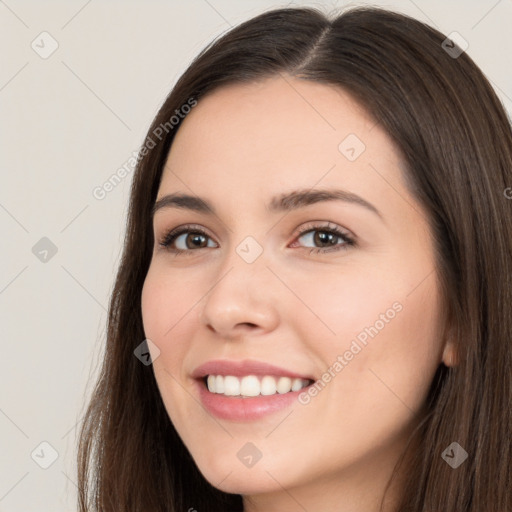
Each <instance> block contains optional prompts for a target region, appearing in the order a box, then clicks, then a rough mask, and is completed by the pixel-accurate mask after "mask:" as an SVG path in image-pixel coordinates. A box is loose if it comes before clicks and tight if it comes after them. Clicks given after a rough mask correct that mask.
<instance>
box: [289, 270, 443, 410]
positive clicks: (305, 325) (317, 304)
mask: <svg viewBox="0 0 512 512" xmlns="http://www.w3.org/2000/svg"><path fill="white" fill-rule="evenodd" d="M404 274H405V272H404V271H402V277H401V278H400V279H398V278H396V276H398V275H400V273H399V272H398V271H397V272H396V273H394V274H391V273H387V276H386V275H384V276H383V275H378V274H377V273H373V274H372V273H371V272H368V271H366V272H347V273H346V274H344V275H343V276H341V277H336V278H334V279H333V278H332V272H331V275H330V276H328V275H326V276H323V277H322V276H318V277H316V278H315V279H314V284H311V283H312V281H311V279H308V280H306V279H305V280H303V281H302V280H301V281H297V282H296V288H294V291H296V292H297V295H298V296H299V297H302V298H303V300H304V302H305V303H306V304H307V305H308V308H309V312H308V311H305V312H304V315H299V316H297V318H302V319H303V320H301V322H302V329H303V332H304V333H307V335H306V339H308V340H309V347H308V349H309V350H310V352H313V353H314V354H315V355H317V356H319V359H320V360H322V361H323V363H324V364H325V368H326V370H327V369H328V368H331V375H332V374H333V373H334V374H336V375H343V378H339V379H331V381H332V380H335V381H336V384H334V385H333V386H332V388H331V389H332V392H334V393H335V394H336V395H337V396H338V399H339V400H340V403H344V404H346V405H347V406H351V407H357V403H358V402H361V401H362V402H364V403H366V404H367V405H368V406H375V407H377V408H381V407H384V406H389V405H392V404H393V402H396V404H397V405H398V407H399V408H400V407H403V405H404V404H406V405H407V406H409V407H410V408H411V409H413V410H415V409H416V408H417V407H419V405H420V404H421V402H422V401H423V399H424V398H425V395H426V393H427V391H428V388H429V386H430V383H431V381H432V378H433V376H434V373H435V370H436V368H437V367H438V365H439V364H440V361H441V350H442V343H441V342H442V338H441V331H440V322H439V315H440V300H439V296H438V294H437V290H438V287H437V284H436V282H435V277H434V275H432V276H431V277H429V278H428V279H427V280H425V281H424V282H423V283H422V285H421V286H420V287H417V282H418V280H419V279H418V277H417V275H416V273H413V272H411V273H410V275H404ZM393 276H395V277H393ZM411 290H413V291H411ZM340 356H341V361H340ZM324 375H325V378H326V380H327V379H329V375H326V374H324ZM329 387H331V386H329ZM400 402H402V404H401V403H400ZM404 410H406V409H404Z"/></svg>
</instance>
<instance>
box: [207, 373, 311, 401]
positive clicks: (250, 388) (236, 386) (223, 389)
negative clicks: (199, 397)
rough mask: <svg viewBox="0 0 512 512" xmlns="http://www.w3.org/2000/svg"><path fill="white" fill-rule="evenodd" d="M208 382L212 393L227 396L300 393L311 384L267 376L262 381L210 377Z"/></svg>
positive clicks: (247, 376)
mask: <svg viewBox="0 0 512 512" xmlns="http://www.w3.org/2000/svg"><path fill="white" fill-rule="evenodd" d="M206 382H207V385H208V391H210V393H218V394H221V395H225V396H258V395H264V396H266V395H274V394H276V393H279V394H283V393H289V392H290V391H299V390H300V389H302V388H305V387H306V386H307V385H308V384H309V381H308V380H307V379H300V378H297V379H291V378H290V377H279V378H278V379H276V378H275V377H272V376H270V375H265V376H264V377H262V378H261V380H260V378H259V377H257V376H256V375H246V376H245V377H242V378H241V379H240V378H238V377H234V376H233V375H226V376H224V375H208V378H207V380H206Z"/></svg>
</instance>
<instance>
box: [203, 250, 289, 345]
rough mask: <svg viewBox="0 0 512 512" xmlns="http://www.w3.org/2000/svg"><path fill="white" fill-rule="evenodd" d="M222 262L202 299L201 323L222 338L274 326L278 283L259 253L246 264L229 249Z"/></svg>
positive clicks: (270, 328)
mask: <svg viewBox="0 0 512 512" xmlns="http://www.w3.org/2000/svg"><path fill="white" fill-rule="evenodd" d="M224 263H225V264H224V265H223V266H222V269H221V270H220V271H219V272H218V273H217V274H216V277H215V280H214V282H213V283H212V286H211V289H210V291H209V292H208V293H207V294H206V297H205V299H204V302H203V308H202V311H201V322H202V324H203V325H205V326H206V327H207V328H208V329H209V330H210V331H213V332H214V333H216V335H217V336H218V337H219V338H221V339H223V340H235V339H238V338H240V337H246V336H247V335H249V334H250V333H254V334H263V333H265V332H269V331H272V330H273V329H275V328H276V326H277V325H278V321H279V316H278V311H277V307H276V306H277V304H279V301H278V297H277V294H278V287H279V286H281V287H282V284H281V283H280V282H279V280H278V279H276V277H275V276H274V274H273V273H272V272H271V271H270V270H269V269H268V268H267V266H266V262H265V259H264V258H263V255H261V256H260V257H259V258H258V259H257V260H256V261H254V262H252V263H247V262H246V261H244V260H243V259H242V258H241V257H240V256H239V255H238V254H237V253H236V252H235V251H233V253H232V254H231V256H230V257H229V258H228V260H226V261H225V262H224ZM281 302H282V301H281Z"/></svg>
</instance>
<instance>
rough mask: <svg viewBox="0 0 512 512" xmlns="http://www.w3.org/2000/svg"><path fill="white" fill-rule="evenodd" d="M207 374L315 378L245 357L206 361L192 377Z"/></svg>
mask: <svg viewBox="0 0 512 512" xmlns="http://www.w3.org/2000/svg"><path fill="white" fill-rule="evenodd" d="M207 375H233V376H234V377H244V376H245V375H260V376H263V375H276V376H280V377H290V378H291V379H295V378H299V379H310V380H315V379H314V378H313V377H312V376H310V375H304V374H300V373H297V372H294V371H291V370H287V369H286V368H281V367H279V366H275V365H272V364H268V363H264V362H263V361H255V360H252V359H245V360H243V361H229V360H226V359H224V360H221V359H218V360H214V361H208V362H206V363H204V364H202V365H200V366H198V367H197V368H196V369H195V370H194V371H193V372H192V377H194V378H195V379H201V378H203V377H206V376H207Z"/></svg>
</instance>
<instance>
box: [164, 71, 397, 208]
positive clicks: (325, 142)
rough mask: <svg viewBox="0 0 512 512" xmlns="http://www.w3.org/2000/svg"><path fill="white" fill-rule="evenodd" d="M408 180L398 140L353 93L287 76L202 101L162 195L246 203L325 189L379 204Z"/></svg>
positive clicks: (173, 157)
mask: <svg viewBox="0 0 512 512" xmlns="http://www.w3.org/2000/svg"><path fill="white" fill-rule="evenodd" d="M354 156H355V157H356V158H354ZM400 174H401V173H400V160H399V157H398V152H397V151H396V149H395V147H394V146H393V144H392V142H391V140H390V139H389V137H388V136H387V135H386V134H385V133H384V132H383V130H382V129H381V128H380V127H379V126H378V125H376V123H375V122H374V121H373V119H372V118H371V117H370V116H369V115H368V114H367V113H366V112H365V110H364V109H363V108H362V107H361V106H360V105H359V104H358V103H357V102H355V101H354V100H353V99H352V98H351V96H350V95H349V94H347V93H346V92H345V91H343V90H342V89H339V88H337V87H334V86H329V85H325V84H320V83H317V82H311V81H306V80H301V79H297V78H292V77H286V76H279V77H273V78H269V79H266V80H263V81H260V82H254V83H247V84H233V85H229V86H225V87H222V88H220V89H218V90H215V91H213V92H212V93H210V94H209V95H207V96H206V97H204V98H202V99H201V100H200V101H199V103H198V105H197V106H196V107H194V108H193V109H192V111H191V112H190V113H189V114H188V116H187V118H186V119H185V121H184V122H183V123H182V125H181V126H180V128H179V131H178V133H177V134H176V136H175V139H174V141H173V145H172V148H171V151H170V153H169V156H168V159H167V162H166V165H165V168H164V173H163V177H162V182H161V187H160V188H161V192H162V193H169V192H174V191H176V190H180V191H182V192H186V193H195V194H197V195H201V196H205V195H206V196H209V197H214V198H217V199H220V198H221V197H222V196H224V197H223V198H222V199H223V201H226V200H228V199H227V196H234V195H235V196H236V197H235V198H236V199H238V202H239V203H240V202H243V201H248V202H251V201H255V200H256V199H258V198H261V197H263V196H270V195H275V193H276V191H277V192H279V191H285V190H287V189H289V188H291V187H294V188H311V187H314V186H315V185H317V184H319V185H322V186H325V187H326V186H330V185H332V186H337V187H339V186H343V187H344V188H347V189H349V190H351V191H353V192H355V193H358V192H366V195H367V197H372V196H373V198H374V199H375V198H376V197H377V196H379V195H383V194H384V197H386V194H390V192H391V191H390V190H388V189H390V186H389V184H390V183H395V185H396V186H398V187H400V186H401V185H402V184H401V179H400ZM187 188H188V189H189V190H187ZM160 195H161V194H160Z"/></svg>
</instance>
